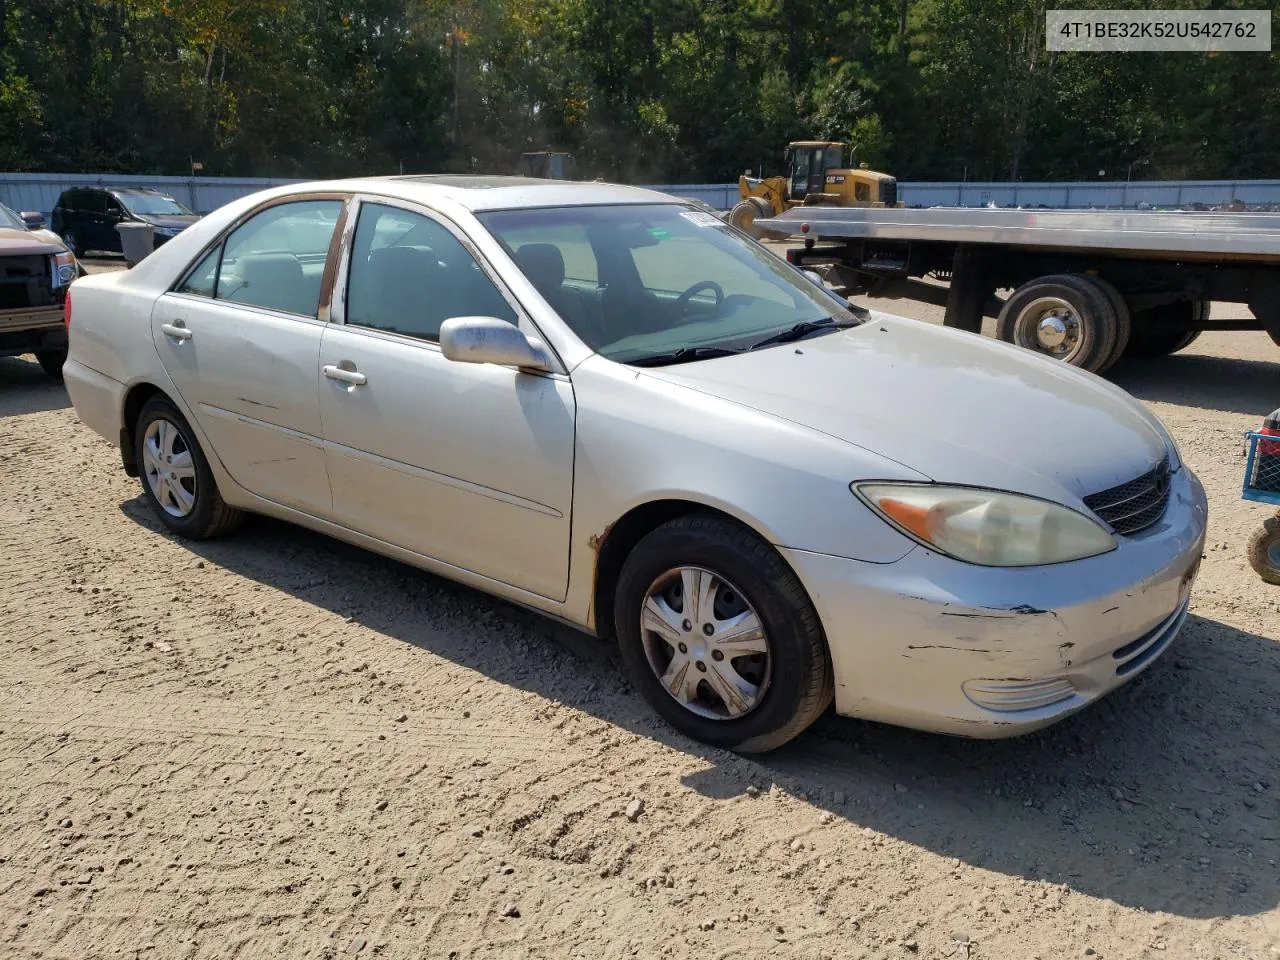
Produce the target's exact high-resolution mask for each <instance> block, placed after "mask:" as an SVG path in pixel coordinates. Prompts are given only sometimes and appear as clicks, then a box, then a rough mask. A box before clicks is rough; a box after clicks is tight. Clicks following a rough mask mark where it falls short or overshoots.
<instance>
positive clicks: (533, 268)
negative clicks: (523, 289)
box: [515, 243, 564, 292]
mask: <svg viewBox="0 0 1280 960" xmlns="http://www.w3.org/2000/svg"><path fill="white" fill-rule="evenodd" d="M515 259H516V263H517V264H518V265H519V266H520V269H521V270H523V271H524V272H525V276H527V277H528V278H529V279H530V280H531V281H533V285H534V286H535V287H537V288H538V289H539V290H540V291H544V292H545V290H549V289H554V288H555V287H558V286H560V284H562V283H564V257H563V255H561V253H560V248H559V247H557V246H556V245H555V244H553V243H526V244H525V245H524V246H522V247H520V249H518V250H517V251H516V258H515Z"/></svg>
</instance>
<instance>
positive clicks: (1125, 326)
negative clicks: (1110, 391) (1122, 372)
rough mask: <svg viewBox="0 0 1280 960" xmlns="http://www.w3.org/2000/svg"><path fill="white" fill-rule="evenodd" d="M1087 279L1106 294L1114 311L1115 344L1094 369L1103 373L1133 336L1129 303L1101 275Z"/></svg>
mask: <svg viewBox="0 0 1280 960" xmlns="http://www.w3.org/2000/svg"><path fill="white" fill-rule="evenodd" d="M1089 280H1090V282H1091V283H1093V285H1094V286H1095V287H1097V288H1098V289H1099V290H1101V291H1102V292H1103V294H1105V295H1106V298H1107V300H1108V301H1109V302H1110V304H1111V309H1112V310H1113V311H1115V318H1116V342H1115V346H1113V347H1112V348H1111V356H1109V357H1108V358H1107V359H1106V361H1105V362H1104V363H1103V364H1102V366H1100V367H1099V368H1098V369H1097V370H1096V371H1095V372H1096V373H1099V374H1103V373H1106V372H1107V371H1108V370H1110V369H1111V368H1112V367H1113V366H1114V365H1115V364H1116V362H1117V361H1119V359H1120V358H1121V357H1122V356H1124V352H1125V350H1126V349H1127V348H1128V346H1129V338H1130V337H1132V336H1133V317H1132V315H1131V314H1130V313H1129V304H1128V303H1126V302H1125V299H1124V294H1122V293H1121V292H1120V291H1119V290H1117V289H1116V288H1115V286H1114V285H1113V284H1111V283H1110V282H1109V281H1107V280H1104V279H1102V277H1094V276H1090V277H1089Z"/></svg>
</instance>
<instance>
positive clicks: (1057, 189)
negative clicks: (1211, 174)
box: [0, 173, 1280, 216]
mask: <svg viewBox="0 0 1280 960" xmlns="http://www.w3.org/2000/svg"><path fill="white" fill-rule="evenodd" d="M293 182H295V181H292V180H287V179H280V178H271V177H136V176H112V175H110V174H65V173H0V202H3V203H5V204H6V205H8V206H9V207H12V208H13V209H15V210H38V211H40V212H41V213H43V214H44V215H45V216H48V215H49V214H50V212H51V211H52V210H53V205H54V204H55V203H56V202H57V200H58V195H59V194H60V193H62V191H63V190H66V189H69V188H71V187H83V186H104V185H114V186H121V187H152V188H154V189H157V190H162V191H164V192H165V193H168V194H169V195H170V196H173V197H176V198H178V199H179V200H181V201H182V202H183V203H185V204H187V205H188V206H189V207H191V209H193V210H195V211H197V212H199V213H208V212H209V211H210V210H214V209H216V208H218V207H220V206H222V205H223V204H224V203H228V202H230V201H232V200H235V199H237V198H238V197H243V196H245V195H247V194H250V193H255V192H257V191H258V190H265V189H266V188H267V187H274V186H277V185H279V184H284V183H293ZM650 189H653V190H659V191H662V192H663V193H669V194H671V195H672V196H676V197H688V198H691V199H695V200H701V201H703V202H704V203H709V204H710V205H711V206H713V207H715V208H716V209H718V210H728V209H729V208H730V207H732V206H733V205H734V203H736V202H737V199H738V185H737V184H736V183H682V184H672V183H664V184H653V185H651V186H650ZM899 197H900V198H901V199H902V200H903V202H905V203H906V205H907V206H909V207H985V206H990V205H991V204H995V205H996V206H1001V207H1016V206H1022V207H1038V206H1045V207H1055V208H1076V209H1088V208H1091V207H1096V208H1103V207H1110V208H1130V209H1144V208H1181V207H1194V206H1196V205H1203V206H1206V207H1214V206H1226V205H1228V204H1231V203H1232V202H1233V201H1235V202H1239V203H1243V204H1245V205H1246V206H1250V207H1256V206H1274V207H1276V208H1280V180H1158V181H1152V180H1135V181H1133V182H1124V181H1118V182H1112V181H1098V182H1090V181H1079V182H1071V183H1066V182H1062V183H998V182H992V183H973V182H970V183H947V182H927V183H926V182H922V183H902V184H899Z"/></svg>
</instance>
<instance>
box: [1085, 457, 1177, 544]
mask: <svg viewBox="0 0 1280 960" xmlns="http://www.w3.org/2000/svg"><path fill="white" fill-rule="evenodd" d="M1169 486H1170V473H1169V460H1168V458H1167V457H1166V458H1165V459H1163V460H1161V461H1160V463H1159V464H1158V465H1157V466H1156V468H1155V469H1154V470H1150V471H1148V472H1147V473H1144V474H1143V475H1142V476H1140V477H1138V478H1136V479H1134V480H1130V481H1129V482H1128V483H1122V484H1120V485H1119V486H1117V487H1112V488H1110V489H1109V490H1103V491H1101V492H1099V493H1094V494H1090V495H1089V496H1087V497H1085V498H1084V503H1085V506H1087V507H1088V508H1089V509H1090V510H1092V511H1093V512H1094V513H1096V514H1097V515H1098V516H1099V517H1101V518H1102V520H1104V521H1105V522H1106V523H1109V524H1110V525H1111V529H1113V530H1114V531H1115V532H1116V533H1118V534H1120V535H1121V536H1128V535H1129V534H1133V533H1137V532H1138V531H1140V530H1145V529H1146V528H1147V527H1149V526H1151V525H1152V524H1153V523H1155V522H1156V521H1157V520H1159V519H1160V518H1161V517H1162V516H1164V510H1165V507H1167V506H1168V505H1169Z"/></svg>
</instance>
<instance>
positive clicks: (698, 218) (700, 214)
mask: <svg viewBox="0 0 1280 960" xmlns="http://www.w3.org/2000/svg"><path fill="white" fill-rule="evenodd" d="M680 216H682V217H684V218H685V219H686V220H688V221H689V222H690V223H696V224H697V225H698V226H700V227H718V226H720V218H719V217H716V216H712V215H711V214H709V213H707V212H705V211H703V210H681V211H680Z"/></svg>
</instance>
